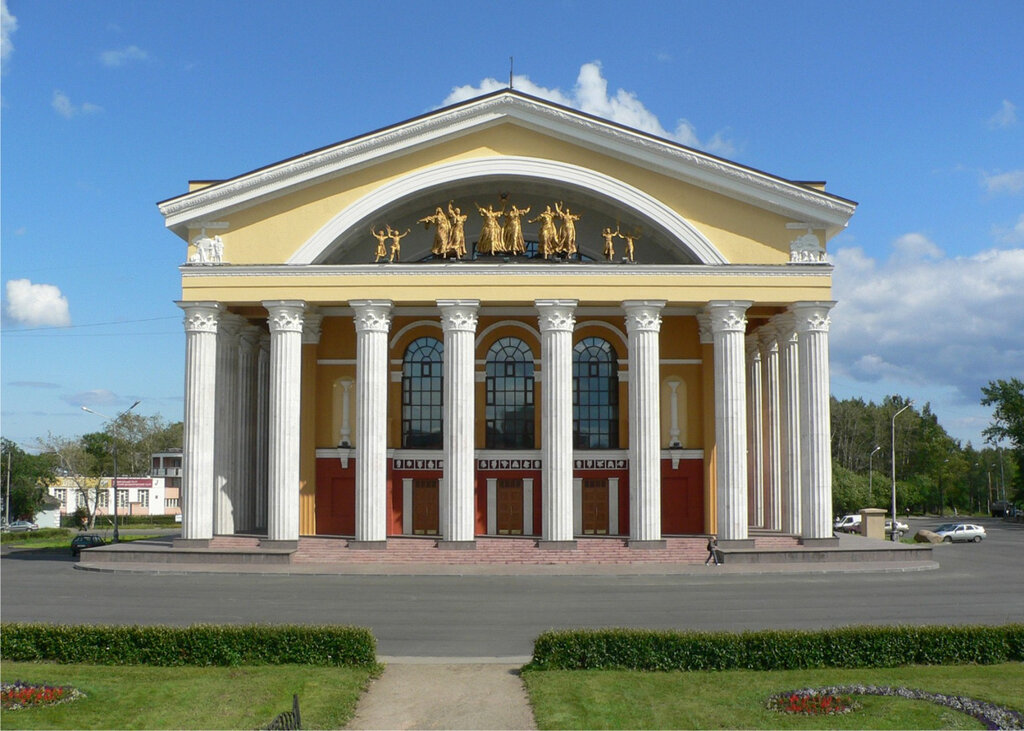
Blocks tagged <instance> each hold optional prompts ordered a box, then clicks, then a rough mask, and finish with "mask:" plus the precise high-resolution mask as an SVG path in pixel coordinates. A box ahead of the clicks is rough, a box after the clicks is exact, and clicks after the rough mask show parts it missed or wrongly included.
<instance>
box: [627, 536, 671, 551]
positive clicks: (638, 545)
mask: <svg viewBox="0 0 1024 731" xmlns="http://www.w3.org/2000/svg"><path fill="white" fill-rule="evenodd" d="M626 545H627V546H629V547H630V548H635V549H638V550H642V551H660V550H663V549H665V548H668V541H665V540H660V539H659V540H656V541H642V540H640V539H638V538H630V539H629V540H628V541H626Z"/></svg>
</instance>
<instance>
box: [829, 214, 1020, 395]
mask: <svg viewBox="0 0 1024 731" xmlns="http://www.w3.org/2000/svg"><path fill="white" fill-rule="evenodd" d="M833 259H834V262H835V267H836V269H835V276H834V279H833V284H834V296H835V298H836V300H838V302H839V304H838V305H836V308H835V311H834V316H833V317H832V337H831V341H832V343H831V344H832V366H833V370H834V372H835V374H836V376H837V377H839V378H849V379H852V380H854V381H858V382H861V383H871V382H876V381H889V382H899V383H903V384H917V385H929V386H945V387H949V388H951V389H955V390H956V391H957V392H958V393H959V395H960V397H961V398H962V399H964V400H965V401H969V402H973V403H976V402H977V400H978V398H979V397H980V396H979V394H980V390H979V389H980V387H981V386H982V385H984V384H986V383H987V382H988V381H990V380H992V379H995V378H1007V377H1008V376H1010V375H1015V374H1019V373H1024V340H1022V339H1021V337H1020V333H1021V332H1022V331H1024V307H1021V299H1020V298H1021V294H1020V293H1021V292H1022V291H1024V248H1017V249H1009V250H995V249H993V250H990V251H985V252H982V253H980V254H976V255H974V256H970V257H955V258H949V257H947V256H946V255H945V253H944V252H943V251H942V250H941V249H940V248H939V247H938V246H937V245H936V244H935V243H934V242H933V241H931V240H929V239H928V238H927V237H926V236H924V235H922V234H919V233H910V234H906V235H904V236H901V237H900V238H899V239H897V240H896V241H895V242H894V244H893V254H892V256H891V257H890V258H889V259H888V260H886V261H881V262H880V261H876V260H875V259H872V258H870V257H868V256H866V255H865V254H864V252H863V251H862V250H861V249H860V248H859V247H849V248H841V249H837V250H836V251H835V252H834V253H833Z"/></svg>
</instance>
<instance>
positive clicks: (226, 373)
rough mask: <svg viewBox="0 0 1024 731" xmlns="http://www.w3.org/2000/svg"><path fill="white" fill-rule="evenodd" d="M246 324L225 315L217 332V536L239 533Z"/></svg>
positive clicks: (215, 469) (214, 455)
mask: <svg viewBox="0 0 1024 731" xmlns="http://www.w3.org/2000/svg"><path fill="white" fill-rule="evenodd" d="M243 323H244V320H243V319H242V318H241V317H239V316H238V315H233V314H231V313H228V312H225V313H224V314H222V315H221V320H220V326H219V328H218V330H217V424H216V427H215V436H214V447H213V470H214V475H215V482H214V496H213V532H214V533H217V534H220V535H231V534H233V533H234V532H235V528H236V525H235V503H236V501H237V491H238V484H237V479H238V475H237V473H236V467H237V460H236V450H237V449H238V432H237V421H238V333H239V331H240V330H241V326H242V324H243Z"/></svg>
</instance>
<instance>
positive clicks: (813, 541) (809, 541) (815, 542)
mask: <svg viewBox="0 0 1024 731" xmlns="http://www.w3.org/2000/svg"><path fill="white" fill-rule="evenodd" d="M800 545H801V546H807V547H809V548H836V547H838V546H839V539H838V538H837V537H835V536H831V537H829V538H803V537H801V538H800Z"/></svg>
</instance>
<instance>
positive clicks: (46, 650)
mask: <svg viewBox="0 0 1024 731" xmlns="http://www.w3.org/2000/svg"><path fill="white" fill-rule="evenodd" d="M0 660H5V661H12V662H13V661H22V662H55V663H88V664H93V665H161V666H174V665H226V666H234V665H284V664H295V665H345V666H357V667H369V666H373V665H375V664H376V663H377V641H376V639H375V638H374V636H373V634H372V633H371V632H370V630H369V629H366V628H364V627H345V626H340V625H325V626H308V627H307V626H299V625H278V626H270V625H203V624H197V625H192V626H190V627H168V626H146V627H144V626H139V625H132V626H107V625H53V624H28V623H6V622H5V623H3V624H2V625H0Z"/></svg>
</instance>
